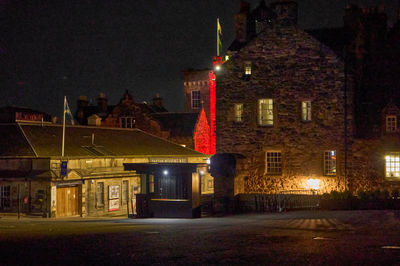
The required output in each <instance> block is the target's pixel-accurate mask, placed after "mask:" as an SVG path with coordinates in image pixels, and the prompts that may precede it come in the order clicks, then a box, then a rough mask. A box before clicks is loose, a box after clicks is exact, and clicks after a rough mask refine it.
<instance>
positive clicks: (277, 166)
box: [265, 151, 282, 175]
mask: <svg viewBox="0 0 400 266" xmlns="http://www.w3.org/2000/svg"><path fill="white" fill-rule="evenodd" d="M265 169H266V172H267V173H268V174H275V175H277V174H281V173H282V153H281V152H280V151H267V152H266V167H265Z"/></svg>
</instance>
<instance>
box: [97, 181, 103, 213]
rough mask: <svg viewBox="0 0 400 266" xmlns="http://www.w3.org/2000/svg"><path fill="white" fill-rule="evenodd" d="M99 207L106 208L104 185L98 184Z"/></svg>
mask: <svg viewBox="0 0 400 266" xmlns="http://www.w3.org/2000/svg"><path fill="white" fill-rule="evenodd" d="M96 201H97V207H102V206H104V183H103V182H98V183H97V194H96Z"/></svg>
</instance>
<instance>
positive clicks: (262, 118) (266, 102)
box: [258, 99, 274, 126]
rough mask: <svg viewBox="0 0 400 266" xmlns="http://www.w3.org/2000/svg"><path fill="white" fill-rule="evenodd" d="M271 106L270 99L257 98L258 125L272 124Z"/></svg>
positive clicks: (272, 112)
mask: <svg viewBox="0 0 400 266" xmlns="http://www.w3.org/2000/svg"><path fill="white" fill-rule="evenodd" d="M273 108H274V105H273V100H272V99H259V100H258V124H259V125H260V126H272V125H273V124H274V111H273Z"/></svg>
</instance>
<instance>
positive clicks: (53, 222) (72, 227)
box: [0, 211, 400, 265]
mask: <svg viewBox="0 0 400 266" xmlns="http://www.w3.org/2000/svg"><path fill="white" fill-rule="evenodd" d="M49 264H51V265H60V264H62V265H66V264H69V265H70V264H75V265H93V264H102V265H103V264H107V265H109V264H113V265H134V264H135V265H138V264H143V265H144V264H146V265H147V264H152V265H191V264H197V265H205V264H214V265H256V264H258V265H260V264H261V265H282V264H285V265H293V264H298V265H322V264H326V265H338V264H343V265H348V264H358V265H400V212H399V211H297V212H288V213H267V214H252V215H236V216H229V217H220V218H202V219H118V218H78V217H76V218H68V219H41V218H39V219H38V218H36V219H33V218H26V217H24V218H22V219H21V220H17V219H15V218H13V217H2V218H0V265H49Z"/></svg>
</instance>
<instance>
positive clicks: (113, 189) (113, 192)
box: [108, 186, 119, 199]
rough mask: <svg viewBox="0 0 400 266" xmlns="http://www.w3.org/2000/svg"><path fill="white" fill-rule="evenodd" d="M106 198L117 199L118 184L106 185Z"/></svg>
mask: <svg viewBox="0 0 400 266" xmlns="http://www.w3.org/2000/svg"><path fill="white" fill-rule="evenodd" d="M108 199H119V186H108Z"/></svg>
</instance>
